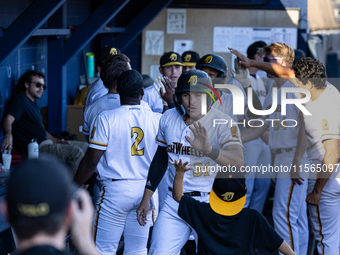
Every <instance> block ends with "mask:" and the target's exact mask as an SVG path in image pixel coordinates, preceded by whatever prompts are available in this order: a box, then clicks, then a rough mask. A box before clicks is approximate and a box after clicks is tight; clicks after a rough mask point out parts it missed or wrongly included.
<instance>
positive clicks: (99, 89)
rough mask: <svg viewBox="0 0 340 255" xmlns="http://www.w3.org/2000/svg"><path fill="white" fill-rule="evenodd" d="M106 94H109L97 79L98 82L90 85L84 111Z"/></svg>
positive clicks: (100, 80)
mask: <svg viewBox="0 0 340 255" xmlns="http://www.w3.org/2000/svg"><path fill="white" fill-rule="evenodd" d="M107 92H109V89H108V88H106V87H105V86H104V83H103V81H102V79H100V78H98V80H96V81H95V82H94V83H92V84H91V86H90V88H89V90H88V91H87V93H86V96H85V104H84V109H86V107H88V106H89V105H90V104H91V103H92V102H93V101H95V100H96V99H98V98H100V97H102V96H104V95H105V94H107Z"/></svg>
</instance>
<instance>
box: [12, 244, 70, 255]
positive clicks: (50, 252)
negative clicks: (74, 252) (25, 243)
mask: <svg viewBox="0 0 340 255" xmlns="http://www.w3.org/2000/svg"><path fill="white" fill-rule="evenodd" d="M16 254H17V255H71V253H69V252H67V251H61V250H57V249H56V248H54V247H53V246H48V245H41V246H35V247H32V248H29V249H27V250H25V251H23V252H21V253H20V252H18V253H16Z"/></svg>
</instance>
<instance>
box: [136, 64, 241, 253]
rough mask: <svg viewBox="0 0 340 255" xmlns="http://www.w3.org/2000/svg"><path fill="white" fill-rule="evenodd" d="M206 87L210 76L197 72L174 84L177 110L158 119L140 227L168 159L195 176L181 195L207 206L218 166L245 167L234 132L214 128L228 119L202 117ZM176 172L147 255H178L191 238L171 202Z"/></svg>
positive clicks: (188, 179) (186, 182) (233, 129)
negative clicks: (199, 133) (216, 122)
mask: <svg viewBox="0 0 340 255" xmlns="http://www.w3.org/2000/svg"><path fill="white" fill-rule="evenodd" d="M210 86H211V80H210V78H209V76H208V75H207V74H206V73H205V72H203V71H199V70H190V71H186V72H184V73H182V75H181V76H180V78H179V80H178V86H177V88H176V92H175V96H174V102H175V105H176V109H175V108H174V109H170V110H168V111H166V112H165V113H164V114H163V116H162V117H161V120H160V124H159V131H158V134H157V144H158V149H157V152H156V154H155V157H154V159H153V160H152V163H151V166H150V171H149V175H148V181H147V183H146V187H145V192H144V197H143V201H142V203H141V204H140V206H139V208H138V210H137V216H138V221H139V223H140V224H141V225H144V224H147V220H146V212H147V211H148V210H149V200H150V197H151V195H152V194H153V191H154V190H155V189H156V187H157V186H158V183H159V181H160V180H161V179H162V177H163V175H164V173H165V170H166V168H167V166H168V159H171V160H172V161H173V160H179V159H182V161H184V162H187V161H188V162H190V163H189V164H190V166H193V167H195V171H193V172H191V173H189V172H187V173H186V174H185V176H184V194H186V195H189V196H192V197H193V198H195V199H197V200H199V201H205V202H208V201H209V192H210V190H211V187H212V184H213V181H214V179H213V177H214V175H215V174H216V172H214V170H216V168H214V167H216V166H217V164H219V165H222V166H228V165H234V166H236V167H241V166H242V165H243V146H242V143H241V140H240V133H239V130H238V128H237V126H236V125H233V126H232V127H230V125H216V126H214V124H213V123H214V119H221V118H222V119H227V120H229V122H228V123H230V120H231V118H230V117H229V116H227V115H224V114H223V113H220V112H218V111H216V110H215V109H213V108H211V109H210V111H208V112H207V114H206V115H202V113H201V103H202V100H203V95H204V94H205V93H206V92H205V91H209V93H211V92H212V91H211V90H210V88H209V87H210ZM209 99H210V98H209V96H207V105H211V104H209ZM196 129H197V130H200V131H202V132H203V130H204V133H205V136H204V138H203V137H201V136H196V135H195V134H197V132H196V133H195V130H196ZM191 131H192V134H190V133H191ZM190 137H191V138H190ZM209 170H210V171H209ZM175 172H176V169H175V167H174V166H173V165H171V164H169V169H168V179H167V180H168V186H169V190H168V194H167V197H166V199H165V201H164V204H163V207H162V208H161V211H160V213H159V215H158V217H157V220H156V223H155V225H154V229H153V233H152V240H151V247H150V250H149V254H157V255H165V254H179V253H180V250H181V248H182V247H183V245H184V244H185V243H186V241H187V240H188V237H189V235H190V233H191V228H190V227H189V225H188V224H187V223H186V222H185V221H184V220H183V219H181V218H180V217H179V216H178V214H177V209H178V203H177V202H176V201H175V200H174V199H173V197H172V188H173V180H174V176H175Z"/></svg>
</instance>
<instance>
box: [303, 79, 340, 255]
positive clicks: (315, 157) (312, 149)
mask: <svg viewBox="0 0 340 255" xmlns="http://www.w3.org/2000/svg"><path fill="white" fill-rule="evenodd" d="M326 85H327V87H326V89H325V90H324V91H323V92H322V94H321V95H320V96H319V97H318V98H317V99H316V100H314V101H312V100H310V101H309V102H308V103H307V104H306V108H307V110H308V111H309V112H310V113H311V114H312V115H309V116H308V115H305V116H304V118H305V125H306V135H307V140H308V146H307V153H308V158H309V159H310V163H311V165H310V166H309V168H310V179H309V182H308V193H310V192H311V191H312V190H313V188H314V184H315V178H317V176H318V175H317V173H316V171H315V170H313V169H315V168H316V166H317V164H322V162H323V157H324V154H325V149H324V146H323V141H325V140H327V139H337V140H339V123H340V106H339V103H340V95H339V92H338V91H337V89H336V88H335V87H334V86H333V85H331V84H326ZM333 172H334V173H333V175H332V177H331V178H330V179H329V180H328V181H327V183H326V185H325V186H324V188H323V189H322V192H321V199H320V203H319V205H318V206H313V205H309V206H308V209H309V215H310V219H311V222H312V227H313V233H314V236H315V239H316V240H317V241H318V244H317V249H318V252H319V254H339V237H340V214H339V208H340V179H339V178H335V176H336V175H337V173H339V169H336V170H334V171H333Z"/></svg>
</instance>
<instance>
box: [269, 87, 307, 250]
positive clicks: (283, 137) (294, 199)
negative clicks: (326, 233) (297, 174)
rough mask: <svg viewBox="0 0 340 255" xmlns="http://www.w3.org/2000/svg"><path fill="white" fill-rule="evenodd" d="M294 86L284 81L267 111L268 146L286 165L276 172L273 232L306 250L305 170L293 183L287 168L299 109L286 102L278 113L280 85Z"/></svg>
mask: <svg viewBox="0 0 340 255" xmlns="http://www.w3.org/2000/svg"><path fill="white" fill-rule="evenodd" d="M289 87H292V88H295V86H294V85H293V84H292V83H290V82H289V81H286V82H285V83H284V84H283V85H282V86H281V87H280V88H279V89H278V90H277V102H278V104H277V108H276V110H275V112H273V113H272V114H270V115H269V117H268V119H276V121H273V122H272V121H268V122H267V124H268V123H269V146H270V148H271V149H272V150H274V151H276V157H275V161H274V166H278V167H286V168H285V170H282V171H280V172H278V173H277V175H276V184H275V193H274V205H273V212H272V213H273V221H274V228H275V230H276V232H277V233H278V234H279V235H280V236H281V237H282V238H283V239H284V240H285V241H286V242H287V243H288V244H289V245H290V246H291V248H292V249H293V250H294V252H295V253H296V254H307V249H308V236H309V234H308V219H307V204H306V202H305V199H306V195H307V194H306V192H307V186H308V181H307V178H308V172H304V173H301V177H302V178H304V179H305V181H304V182H303V184H302V185H297V184H296V185H294V183H293V182H292V181H291V177H290V170H291V169H290V168H291V165H292V162H293V158H294V155H295V151H296V145H297V142H298V134H299V129H300V126H301V123H300V122H301V121H300V120H299V112H300V110H299V109H298V108H297V107H296V106H295V105H293V104H287V107H286V115H282V114H281V105H282V104H281V92H282V88H289ZM300 97H301V96H300V93H292V92H290V93H286V98H287V99H295V98H300ZM272 100H273V91H271V92H270V93H269V94H268V96H267V98H266V101H265V104H264V107H265V109H269V108H271V105H272ZM286 119H287V120H288V119H289V120H291V119H293V120H295V121H296V122H297V123H298V124H297V125H296V126H295V127H285V126H287V125H288V126H291V125H294V122H293V121H289V122H288V121H287V122H284V121H285V120H286ZM300 163H301V165H302V166H304V165H305V164H308V163H309V162H308V160H307V155H306V153H305V154H304V155H303V158H302V159H301V162H300ZM297 171H299V169H297Z"/></svg>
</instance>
